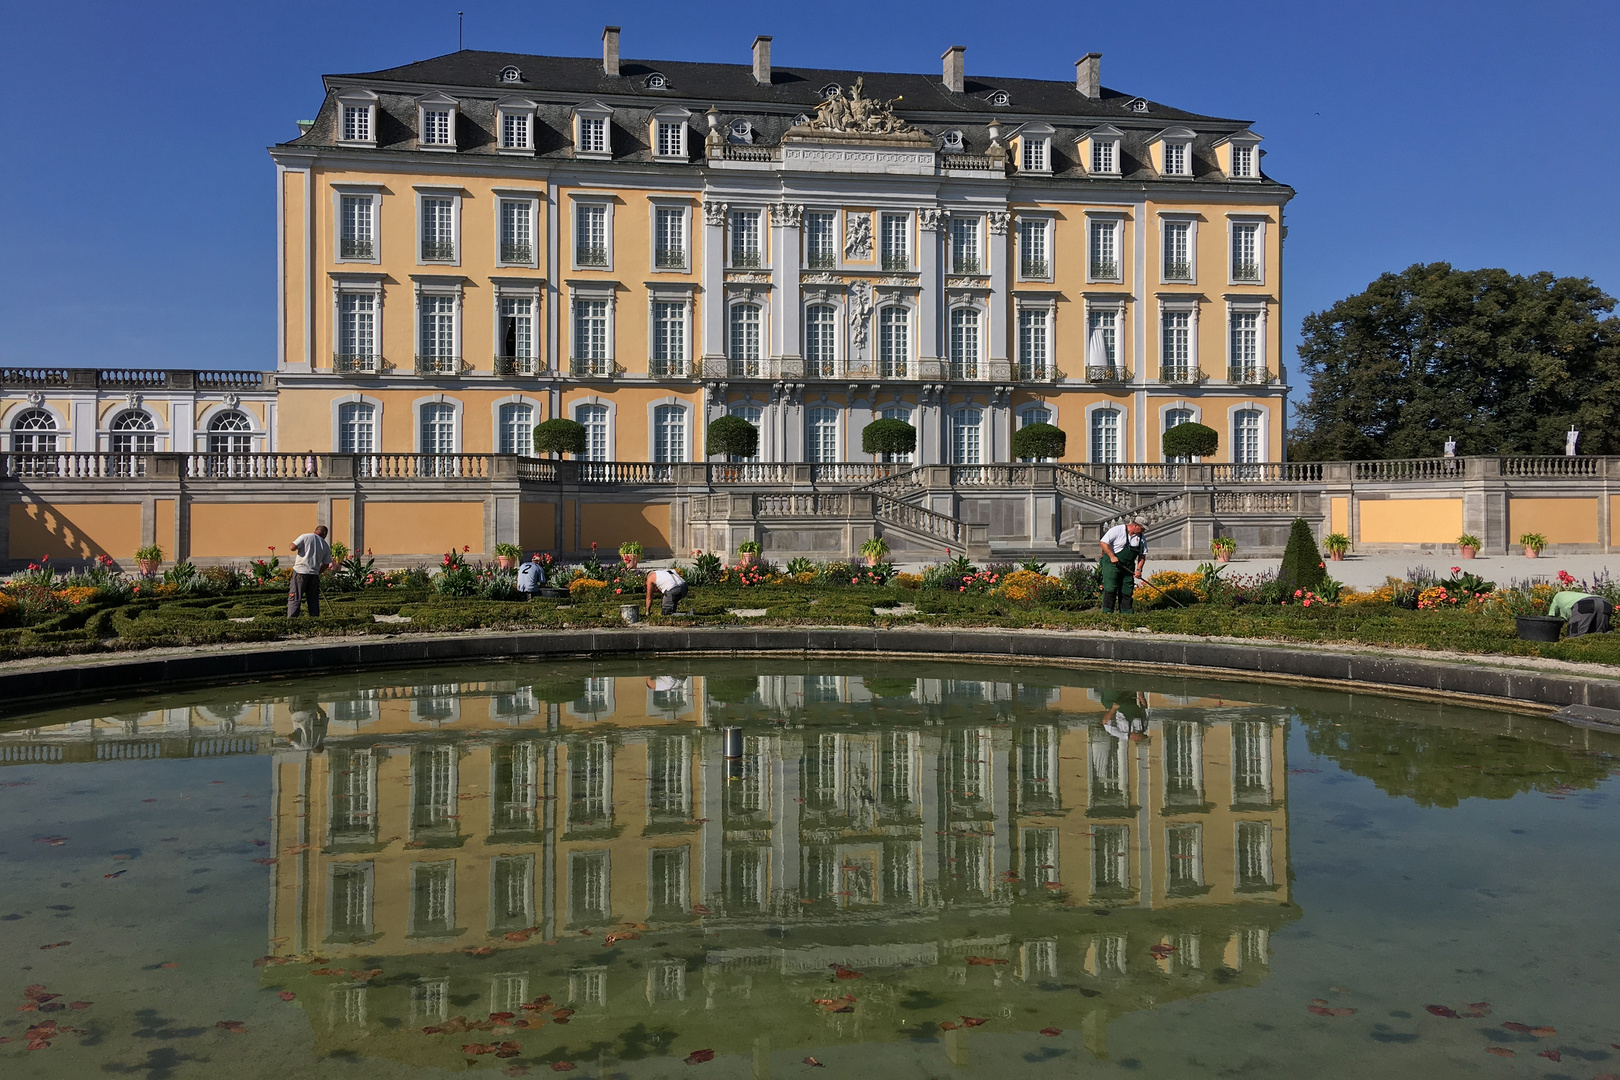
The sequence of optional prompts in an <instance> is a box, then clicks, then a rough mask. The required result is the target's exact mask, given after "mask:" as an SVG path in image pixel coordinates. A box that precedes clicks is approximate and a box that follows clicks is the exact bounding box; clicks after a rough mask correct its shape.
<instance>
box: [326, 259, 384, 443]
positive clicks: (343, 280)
mask: <svg viewBox="0 0 1620 1080" xmlns="http://www.w3.org/2000/svg"><path fill="white" fill-rule="evenodd" d="M345 296H369V297H371V326H372V346H373V348H374V350H375V351H374V352H372V353H370V354H369V355H370V357H371V360H370V362H369V363H366V364H364V366H363V367H361V368H359V369H357V370H356V371H355V372H353V374H362V375H376V374H380V373H381V371H382V365H383V359H382V357H383V351H382V350H383V279H382V275H381V274H344V275H336V274H334V275H333V276H332V324H331V325H332V361H331V362H332V364H333V369H334V373H335V371H336V365H337V355H338V354H339V353H340V352H341V351H342V350H341V349H340V347H339V346H340V345H341V344H342V341H343V298H344V297H345ZM354 355H357V356H358V355H365V354H358V353H357V354H354ZM332 445H334V446H336V445H337V444H336V443H333V444H332Z"/></svg>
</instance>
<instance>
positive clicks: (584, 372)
mask: <svg viewBox="0 0 1620 1080" xmlns="http://www.w3.org/2000/svg"><path fill="white" fill-rule="evenodd" d="M621 370H622V369H621V368H620V367H619V365H617V364H615V363H614V362H613V361H612V360H609V359H608V358H607V357H605V356H576V357H574V358H573V359H572V360H571V361H569V364H568V373H569V374H570V375H575V376H580V377H588V378H592V379H611V378H612V377H613V376H615V375H617V374H618V373H619V372H620V371H621Z"/></svg>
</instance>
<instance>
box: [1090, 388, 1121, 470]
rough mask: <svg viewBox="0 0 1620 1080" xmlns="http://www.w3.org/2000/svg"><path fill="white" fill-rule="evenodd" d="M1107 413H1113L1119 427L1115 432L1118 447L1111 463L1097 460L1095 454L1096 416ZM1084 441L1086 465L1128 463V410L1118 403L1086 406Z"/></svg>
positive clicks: (1106, 402) (1098, 403)
mask: <svg viewBox="0 0 1620 1080" xmlns="http://www.w3.org/2000/svg"><path fill="white" fill-rule="evenodd" d="M1107 411H1111V412H1113V413H1114V414H1115V415H1116V416H1117V417H1118V418H1119V419H1118V424H1119V427H1118V430H1116V431H1115V436H1116V440H1117V445H1118V451H1117V454H1118V456H1117V457H1116V458H1115V460H1114V461H1112V462H1109V461H1107V460H1106V459H1105V458H1099V457H1097V454H1096V449H1097V441H1096V424H1097V419H1096V418H1097V414H1098V413H1101V412H1107ZM1085 440H1086V462H1087V463H1088V464H1094V465H1101V464H1120V463H1123V462H1127V461H1129V460H1130V459H1131V457H1130V450H1131V414H1130V412H1129V410H1127V409H1126V407H1125V405H1124V404H1123V403H1121V402H1118V401H1099V402H1095V403H1094V404H1091V405H1088V406H1086V428H1085Z"/></svg>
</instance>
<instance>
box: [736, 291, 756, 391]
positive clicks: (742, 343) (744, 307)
mask: <svg viewBox="0 0 1620 1080" xmlns="http://www.w3.org/2000/svg"><path fill="white" fill-rule="evenodd" d="M759 322H760V314H759V305H758V304H733V305H731V335H730V345H731V354H730V357H731V365H730V366H731V377H732V378H734V379H742V378H757V377H758V376H759V374H760V370H759V368H760V365H759V359H760V338H759V332H760V328H759Z"/></svg>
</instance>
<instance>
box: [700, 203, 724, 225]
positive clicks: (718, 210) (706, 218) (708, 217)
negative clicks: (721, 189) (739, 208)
mask: <svg viewBox="0 0 1620 1080" xmlns="http://www.w3.org/2000/svg"><path fill="white" fill-rule="evenodd" d="M730 209H731V205H730V204H729V203H723V202H705V203H704V204H703V224H705V225H724V224H725V223H726V213H727V211H729V210H730Z"/></svg>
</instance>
